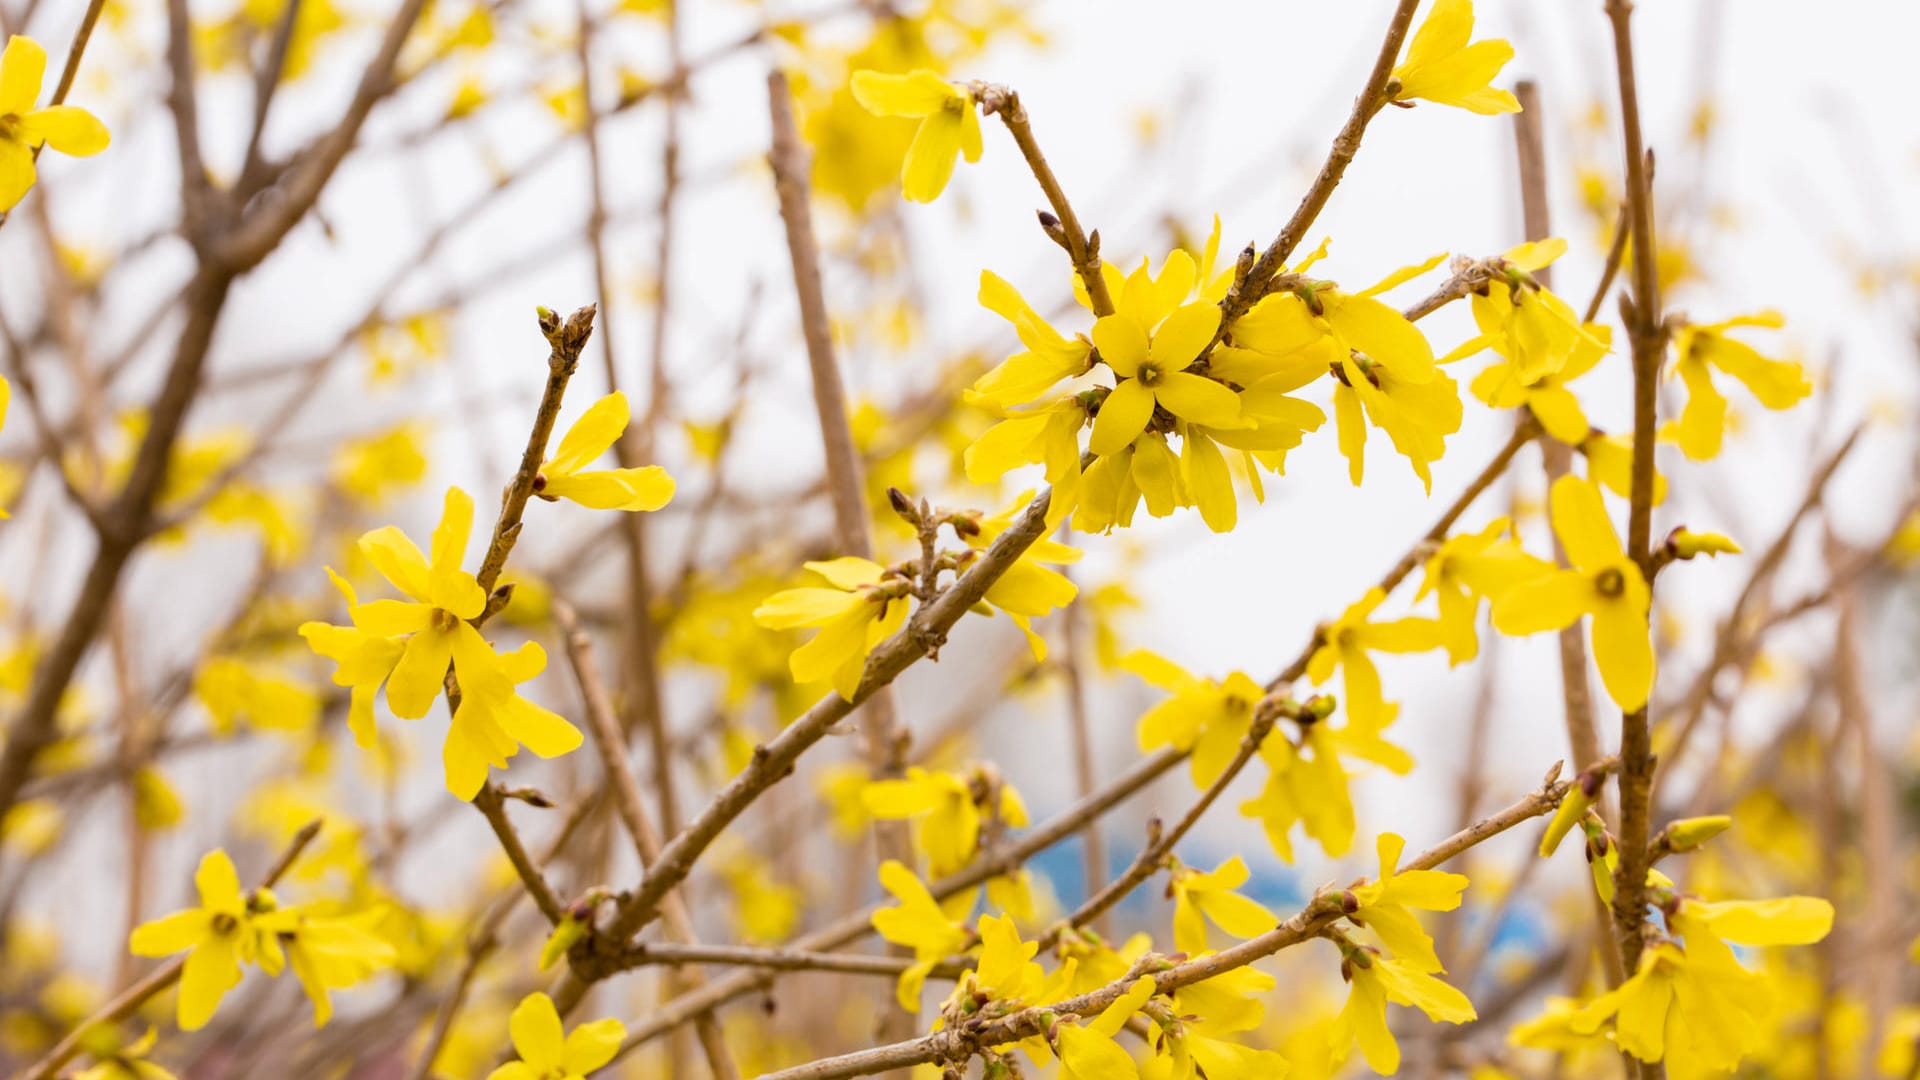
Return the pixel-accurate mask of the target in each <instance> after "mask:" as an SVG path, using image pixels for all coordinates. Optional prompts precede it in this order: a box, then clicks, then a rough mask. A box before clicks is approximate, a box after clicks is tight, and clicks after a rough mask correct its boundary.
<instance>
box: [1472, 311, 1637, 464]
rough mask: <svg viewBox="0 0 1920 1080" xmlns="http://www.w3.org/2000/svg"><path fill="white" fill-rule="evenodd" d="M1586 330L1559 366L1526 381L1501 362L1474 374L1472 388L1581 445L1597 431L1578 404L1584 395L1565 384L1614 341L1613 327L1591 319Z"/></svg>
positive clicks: (1501, 406)
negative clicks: (1522, 412) (1526, 412)
mask: <svg viewBox="0 0 1920 1080" xmlns="http://www.w3.org/2000/svg"><path fill="white" fill-rule="evenodd" d="M1583 329H1584V331H1585V332H1584V333H1583V334H1582V335H1581V336H1580V337H1578V338H1576V339H1575V341H1574V346H1573V352H1572V355H1570V356H1568V357H1567V359H1566V360H1565V362H1564V363H1562V364H1561V365H1560V367H1559V368H1558V369H1557V370H1554V371H1551V372H1549V373H1547V374H1544V375H1541V376H1539V377H1537V378H1534V379H1531V380H1526V379H1522V378H1521V377H1520V374H1519V368H1518V366H1517V365H1515V364H1514V363H1513V362H1512V361H1503V362H1501V363H1498V364H1493V365H1490V366H1489V367H1488V368H1487V369H1486V370H1484V371H1482V372H1481V373H1480V374H1478V375H1475V376H1474V377H1473V382H1471V383H1469V384H1468V389H1469V390H1471V391H1473V396H1474V397H1477V398H1479V399H1480V400H1481V401H1483V402H1485V403H1486V404H1487V405H1489V406H1491V407H1493V408H1495V409H1518V408H1522V407H1524V408H1526V409H1527V410H1528V411H1530V412H1532V413H1533V416H1534V419H1536V420H1538V421H1540V426H1541V427H1543V428H1545V429H1546V432H1547V434H1549V435H1551V436H1553V437H1554V438H1556V439H1558V440H1560V441H1561V442H1563V443H1566V444H1567V445H1568V446H1580V445H1581V444H1582V443H1584V442H1586V441H1587V438H1588V436H1589V435H1590V434H1591V433H1592V430H1593V429H1592V427H1591V426H1589V425H1588V423H1587V414H1586V413H1585V412H1584V411H1583V410H1582V409H1581V408H1580V399H1579V398H1578V397H1575V396H1574V393H1573V391H1571V390H1569V389H1567V384H1568V383H1570V382H1572V381H1573V380H1575V379H1577V378H1579V377H1580V376H1582V375H1585V374H1586V373H1587V372H1589V371H1591V370H1593V366H1594V365H1595V364H1598V363H1599V362H1600V358H1601V357H1603V356H1605V355H1606V354H1607V351H1608V350H1609V349H1610V348H1612V341H1613V330H1612V328H1611V327H1606V326H1600V325H1598V324H1597V323H1588V324H1586V326H1585V327H1584V328H1583ZM1462 348H1465V346H1462ZM1456 351H1458V350H1456Z"/></svg>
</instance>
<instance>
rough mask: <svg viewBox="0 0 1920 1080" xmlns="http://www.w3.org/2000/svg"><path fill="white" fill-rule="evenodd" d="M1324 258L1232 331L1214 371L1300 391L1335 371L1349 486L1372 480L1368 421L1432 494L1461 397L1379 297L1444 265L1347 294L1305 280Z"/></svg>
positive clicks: (1412, 329)
mask: <svg viewBox="0 0 1920 1080" xmlns="http://www.w3.org/2000/svg"><path fill="white" fill-rule="evenodd" d="M1325 249H1326V245H1324V244H1323V245H1321V248H1320V249H1319V250H1317V251H1315V252H1314V253H1313V254H1312V255H1310V256H1308V257H1307V258H1306V259H1305V260H1303V261H1302V262H1301V264H1300V266H1299V268H1297V269H1296V270H1295V271H1294V272H1293V275H1294V278H1295V282H1296V283H1295V285H1294V287H1293V288H1291V289H1289V290H1287V291H1284V292H1276V293H1272V294H1269V295H1268V296H1267V297H1265V298H1264V299H1262V300H1261V301H1260V302H1259V303H1258V304H1255V305H1254V306H1253V309H1252V310H1250V311H1249V312H1247V314H1246V316H1245V317H1244V318H1242V319H1241V320H1240V321H1239V322H1237V323H1235V324H1234V326H1233V346H1232V347H1231V348H1223V349H1220V350H1216V351H1215V354H1214V355H1215V358H1216V361H1215V363H1214V365H1213V366H1214V369H1215V370H1216V371H1226V372H1232V373H1234V374H1232V375H1231V376H1230V377H1232V378H1234V380H1235V381H1238V382H1243V384H1244V380H1245V379H1246V378H1249V377H1251V376H1252V374H1253V373H1254V372H1258V371H1267V372H1270V373H1271V374H1274V375H1279V376H1281V377H1283V378H1284V379H1285V380H1286V381H1287V382H1292V383H1294V384H1295V385H1300V384H1302V383H1303V381H1304V380H1305V379H1306V378H1308V377H1309V375H1310V374H1311V375H1317V374H1318V372H1319V371H1324V370H1331V371H1332V372H1333V375H1334V377H1335V381H1336V385H1335V387H1334V391H1333V414H1334V419H1335V422H1336V423H1337V424H1338V426H1339V434H1340V452H1341V453H1342V454H1343V455H1345V456H1346V458H1347V462H1348V466H1347V472H1348V476H1349V478H1350V479H1351V480H1352V481H1353V482H1354V483H1355V484H1358V483H1360V480H1361V477H1362V476H1363V475H1364V470H1365V457H1364V452H1365V449H1366V443H1367V428H1366V422H1365V420H1366V418H1367V417H1370V418H1371V419H1372V421H1373V423H1374V424H1375V425H1377V426H1378V427H1380V429H1381V430H1383V431H1385V432H1386V433H1387V435H1388V437H1389V438H1391V439H1392V440H1393V445H1394V448H1395V449H1396V450H1398V451H1399V452H1400V453H1401V454H1402V455H1403V456H1405V457H1406V458H1407V460H1408V461H1409V462H1411V463H1412V465H1413V469H1414V472H1415V474H1417V475H1418V476H1419V477H1420V478H1421V480H1422V481H1423V482H1425V483H1427V484H1428V485H1429V486H1431V484H1432V477H1431V474H1430V471H1429V468H1428V466H1429V465H1430V464H1431V463H1432V462H1433V461H1435V460H1437V459H1438V458H1439V457H1440V455H1441V454H1442V453H1443V452H1444V451H1445V449H1446V446H1445V438H1446V436H1448V435H1451V434H1453V433H1454V432H1455V431H1458V430H1459V429H1460V419H1461V409H1460V395H1459V392H1458V390H1457V388H1456V387H1455V384H1454V381H1453V379H1452V378H1451V377H1449V376H1447V375H1446V374H1444V373H1442V372H1441V371H1440V369H1439V368H1438V367H1436V366H1435V360H1434V356H1433V346H1432V345H1430V344H1428V342H1427V339H1426V337H1425V336H1423V335H1422V334H1421V333H1420V330H1419V328H1418V327H1416V326H1414V325H1413V323H1411V322H1409V321H1408V320H1407V317H1406V316H1405V315H1402V314H1401V313H1400V312H1398V311H1396V310H1394V309H1393V308H1392V307H1391V306H1389V305H1387V304H1386V303H1383V302H1382V301H1380V300H1378V299H1376V298H1375V297H1376V295H1377V294H1378V293H1381V292H1385V291H1386V290H1388V289H1390V288H1393V287H1394V286H1396V285H1399V284H1401V283H1402V282H1405V281H1408V280H1411V279H1412V278H1413V277H1416V276H1418V275H1419V274H1421V273H1424V272H1425V271H1426V270H1427V269H1430V268H1431V267H1433V266H1435V265H1438V260H1429V261H1428V262H1426V263H1422V264H1419V265H1416V266H1411V267H1407V268H1405V269H1403V270H1400V271H1397V272H1395V273H1393V274H1390V275H1388V276H1387V277H1386V278H1385V279H1383V280H1381V281H1379V282H1377V283H1375V284H1374V285H1373V286H1372V287H1370V288H1367V289H1363V290H1361V291H1360V292H1358V293H1348V292H1344V291H1342V290H1341V289H1340V287H1339V286H1338V285H1335V284H1334V283H1333V282H1330V281H1314V280H1309V279H1307V278H1304V277H1300V276H1299V275H1300V272H1301V271H1304V270H1305V269H1306V268H1307V267H1309V266H1311V265H1313V263H1314V262H1317V261H1318V260H1319V258H1320V257H1321V255H1322V254H1323V253H1324V252H1325ZM1247 353H1252V354H1253V355H1252V356H1249V355H1247ZM1223 354H1224V355H1223ZM1223 365H1224V366H1223ZM1363 409H1364V416H1363Z"/></svg>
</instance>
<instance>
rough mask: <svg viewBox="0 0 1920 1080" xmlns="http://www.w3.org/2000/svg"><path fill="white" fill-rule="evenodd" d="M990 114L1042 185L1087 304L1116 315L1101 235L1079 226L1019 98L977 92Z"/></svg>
mask: <svg viewBox="0 0 1920 1080" xmlns="http://www.w3.org/2000/svg"><path fill="white" fill-rule="evenodd" d="M975 96H976V97H977V98H979V99H980V101H981V102H982V104H983V105H984V106H985V107H986V108H987V110H988V111H990V112H993V113H996V114H998V115H999V117H1000V122H1001V123H1002V124H1004V125H1005V126H1006V129H1007V133H1008V134H1009V135H1012V136H1013V141H1014V144H1015V145H1016V146H1018V147H1019V148H1020V156H1021V157H1023V158H1025V159H1026V161H1027V168H1028V169H1029V170H1030V171H1032V173H1033V178H1034V179H1035V180H1037V181H1039V183H1040V190H1041V192H1042V193H1044V194H1045V195H1046V197H1047V205H1049V206H1051V207H1053V216H1054V218H1055V220H1056V221H1057V222H1058V223H1059V234H1058V235H1057V236H1056V237H1055V239H1056V240H1057V241H1058V242H1059V244H1060V246H1061V247H1063V248H1065V249H1066V252H1067V257H1068V258H1070V259H1072V260H1073V270H1074V273H1076V274H1078V275H1080V283H1081V284H1082V285H1084V286H1086V289H1087V301H1088V303H1089V304H1090V305H1091V306H1092V308H1093V313H1094V315H1095V316H1105V315H1111V314H1113V310H1114V308H1113V297H1112V296H1110V295H1108V293H1107V279H1106V277H1105V276H1104V275H1103V274H1102V272H1101V269H1100V264H1101V259H1100V232H1099V230H1098V229H1096V230H1094V232H1093V234H1092V235H1091V236H1089V235H1088V233H1087V231H1086V230H1085V229H1083V228H1081V226H1080V215H1079V214H1077V213H1075V212H1074V209H1073V202H1072V201H1071V200H1069V199H1068V198H1067V192H1066V189H1065V188H1062V187H1061V186H1060V178H1059V177H1057V176H1055V175H1054V174H1053V166H1052V165H1050V164H1048V163H1047V155H1046V154H1045V153H1043V152H1041V150H1040V142H1039V140H1037V139H1035V138H1034V137H1033V125H1032V123H1031V122H1030V121H1029V120H1028V119H1027V110H1026V108H1025V107H1024V106H1022V105H1021V104H1020V95H1019V94H1017V93H1015V92H1014V91H1012V90H1010V89H1007V88H1005V87H998V86H984V87H979V88H977V89H976V90H975ZM1041 224H1042V225H1043V226H1045V227H1046V228H1047V230H1048V232H1049V233H1050V234H1051V233H1052V232H1053V227H1052V226H1051V225H1050V224H1048V223H1047V221H1046V219H1045V218H1042V219H1041Z"/></svg>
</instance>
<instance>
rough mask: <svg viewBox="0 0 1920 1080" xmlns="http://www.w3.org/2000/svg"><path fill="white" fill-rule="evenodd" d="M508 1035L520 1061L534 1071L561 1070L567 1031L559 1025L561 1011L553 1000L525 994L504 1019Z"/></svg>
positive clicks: (539, 995)
mask: <svg viewBox="0 0 1920 1080" xmlns="http://www.w3.org/2000/svg"><path fill="white" fill-rule="evenodd" d="M507 1033H508V1034H509V1035H510V1036H512V1038H513V1048H514V1049H515V1050H518V1051H519V1052H520V1060H521V1061H524V1062H526V1063H527V1064H528V1065H530V1066H532V1067H533V1068H534V1069H535V1070H539V1071H548V1070H556V1069H560V1068H562V1067H563V1064H564V1061H565V1056H566V1029H565V1028H564V1027H562V1026H561V1024H560V1011H559V1010H558V1009H556V1008H554V1006H553V999H552V998H550V997H548V996H547V995H545V994H542V993H538V992H535V993H532V994H528V995H527V996H526V997H525V998H523V999H521V1001H520V1004H518V1005H516V1006H514V1009H513V1015H511V1016H509V1017H508V1018H507Z"/></svg>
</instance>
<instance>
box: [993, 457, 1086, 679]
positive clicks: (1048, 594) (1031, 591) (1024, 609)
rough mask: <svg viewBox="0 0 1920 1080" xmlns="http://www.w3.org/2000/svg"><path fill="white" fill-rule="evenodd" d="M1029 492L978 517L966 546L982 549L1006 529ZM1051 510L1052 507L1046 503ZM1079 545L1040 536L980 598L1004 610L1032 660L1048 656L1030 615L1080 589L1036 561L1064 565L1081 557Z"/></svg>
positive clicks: (1049, 609) (1051, 608) (1060, 604)
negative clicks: (985, 515) (1022, 636)
mask: <svg viewBox="0 0 1920 1080" xmlns="http://www.w3.org/2000/svg"><path fill="white" fill-rule="evenodd" d="M1033 497H1034V492H1033V491H1032V490H1031V489H1029V490H1027V491H1023V492H1021V493H1020V494H1019V495H1016V496H1014V498H1013V501H1011V502H1009V503H1008V504H1007V505H1006V506H1004V507H1002V508H1001V509H1000V512H999V513H997V514H994V515H993V516H991V517H983V518H981V519H979V520H978V521H977V522H976V524H977V525H978V529H977V530H976V531H974V532H972V533H970V534H968V535H967V536H966V541H967V544H968V546H969V547H972V548H975V549H978V550H985V549H986V548H987V547H988V546H990V545H991V544H992V543H993V542H994V540H995V539H996V538H998V537H999V535H1000V534H1001V533H1003V532H1006V531H1007V529H1008V528H1010V527H1011V526H1012V525H1013V523H1014V521H1015V519H1017V518H1018V517H1019V516H1020V515H1021V514H1023V513H1025V512H1026V508H1027V504H1029V503H1031V502H1032V501H1033ZM1049 510H1051V506H1049ZM1080 556H1081V551H1080V549H1079V548H1075V547H1069V546H1068V545H1066V544H1063V543H1060V542H1059V541H1057V540H1046V539H1041V540H1038V541H1036V542H1035V543H1034V544H1032V545H1031V546H1030V547H1028V548H1027V550H1026V551H1024V552H1022V553H1021V555H1020V558H1019V560H1018V561H1016V562H1015V563H1014V564H1013V565H1012V566H1010V567H1008V568H1007V572H1006V573H1004V574H1002V575H1000V578H999V580H997V581H995V582H994V583H993V584H992V585H989V586H987V592H986V595H985V596H984V597H982V599H984V600H985V601H986V602H987V604H988V605H989V606H991V607H993V608H995V609H997V610H1000V611H1004V612H1006V613H1007V618H1009V619H1012V620H1013V624H1014V625H1015V626H1018V627H1019V628H1020V632H1021V633H1022V634H1025V635H1026V638H1027V648H1028V649H1029V650H1031V651H1032V653H1033V659H1034V661H1035V662H1044V661H1045V660H1046V658H1047V643H1046V639H1044V638H1042V637H1041V636H1040V635H1039V634H1036V633H1034V631H1033V620H1034V619H1037V618H1039V617H1040V616H1042V615H1046V614H1049V613H1050V612H1054V611H1057V610H1059V609H1060V608H1063V607H1066V606H1067V605H1068V604H1070V603H1072V602H1073V598H1074V597H1075V596H1078V595H1079V594H1080V590H1079V589H1078V588H1077V587H1075V585H1074V584H1073V582H1072V581H1071V580H1070V579H1069V578H1068V577H1067V576H1066V575H1065V574H1062V573H1060V572H1059V571H1058V570H1051V569H1048V568H1047V567H1045V566H1042V565H1040V564H1041V563H1054V564H1056V565H1065V564H1067V563H1075V562H1079V561H1080Z"/></svg>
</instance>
